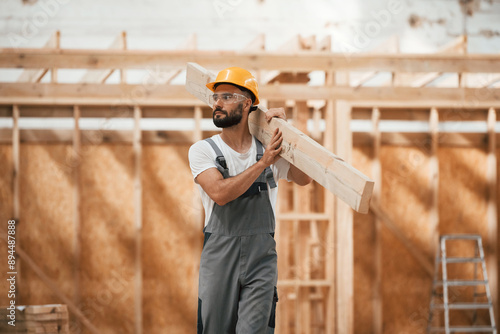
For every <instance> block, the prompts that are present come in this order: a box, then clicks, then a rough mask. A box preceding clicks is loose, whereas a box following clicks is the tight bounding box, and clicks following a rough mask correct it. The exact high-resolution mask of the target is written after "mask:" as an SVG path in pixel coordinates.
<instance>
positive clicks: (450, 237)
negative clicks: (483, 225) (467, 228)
mask: <svg viewBox="0 0 500 334" xmlns="http://www.w3.org/2000/svg"><path fill="white" fill-rule="evenodd" d="M441 239H445V240H478V239H481V236H480V235H477V234H447V235H443V236H441Z"/></svg>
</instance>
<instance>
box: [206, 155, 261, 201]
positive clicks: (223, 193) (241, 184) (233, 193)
mask: <svg viewBox="0 0 500 334" xmlns="http://www.w3.org/2000/svg"><path fill="white" fill-rule="evenodd" d="M265 168H266V165H265V164H263V163H262V162H260V161H259V162H257V163H255V164H253V165H252V166H251V167H250V168H248V169H246V170H245V171H244V172H243V173H241V174H238V175H236V176H233V177H230V178H227V179H223V180H220V181H219V182H218V183H217V187H216V189H213V190H212V191H211V194H210V197H211V198H212V199H213V200H214V201H215V202H216V203H217V204H218V205H221V206H222V205H225V204H227V203H229V202H231V201H233V200H235V199H236V198H238V197H239V196H241V195H243V194H244V193H245V191H247V190H248V188H250V186H251V185H252V183H254V181H255V180H256V179H257V178H258V177H259V175H260V174H261V173H262V171H263V170H264V169H265Z"/></svg>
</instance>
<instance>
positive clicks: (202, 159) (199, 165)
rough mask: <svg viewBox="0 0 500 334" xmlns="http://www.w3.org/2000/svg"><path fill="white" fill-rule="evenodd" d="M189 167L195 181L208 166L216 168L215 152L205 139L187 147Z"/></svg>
mask: <svg viewBox="0 0 500 334" xmlns="http://www.w3.org/2000/svg"><path fill="white" fill-rule="evenodd" d="M188 156H189V167H190V168H191V173H192V174H193V178H194V180H195V182H196V177H197V176H198V175H200V174H201V173H202V172H204V171H206V170H207V169H210V168H217V166H216V165H215V158H216V156H215V152H213V150H212V148H211V147H210V144H209V143H207V142H206V141H205V140H200V141H198V142H196V143H194V144H193V145H192V146H191V147H190V148H189V154H188Z"/></svg>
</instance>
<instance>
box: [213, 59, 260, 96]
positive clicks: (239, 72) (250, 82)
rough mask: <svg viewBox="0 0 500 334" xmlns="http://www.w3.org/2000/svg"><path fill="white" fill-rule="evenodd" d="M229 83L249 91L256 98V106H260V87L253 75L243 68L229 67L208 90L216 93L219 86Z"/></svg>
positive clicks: (221, 72)
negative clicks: (216, 87)
mask: <svg viewBox="0 0 500 334" xmlns="http://www.w3.org/2000/svg"><path fill="white" fill-rule="evenodd" d="M222 83H228V84H233V85H236V86H239V87H243V88H246V89H248V90H249V91H250V92H252V94H253V95H254V96H255V101H254V103H253V104H254V105H257V104H259V86H258V85H257V80H256V79H255V77H254V76H253V75H252V73H250V72H248V71H247V70H245V69H243V68H241V67H229V68H226V69H225V70H222V71H220V72H219V74H217V78H216V79H215V81H214V82H210V83H208V84H207V88H208V89H210V90H211V91H212V92H215V86H216V85H217V84H222Z"/></svg>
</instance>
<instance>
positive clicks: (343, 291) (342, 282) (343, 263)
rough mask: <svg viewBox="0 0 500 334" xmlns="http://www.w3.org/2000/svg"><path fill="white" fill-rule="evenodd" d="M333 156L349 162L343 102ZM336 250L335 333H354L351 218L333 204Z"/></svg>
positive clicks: (346, 111) (348, 118) (347, 119)
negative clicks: (335, 155)
mask: <svg viewBox="0 0 500 334" xmlns="http://www.w3.org/2000/svg"><path fill="white" fill-rule="evenodd" d="M334 117H335V118H334V120H335V139H334V153H335V154H337V155H338V156H340V157H341V158H342V159H344V160H345V161H347V162H350V161H351V155H352V133H351V129H350V124H351V122H350V121H351V106H350V105H349V104H348V103H347V102H346V101H337V102H336V104H335V116H334ZM335 229H336V231H335V238H336V240H335V249H336V260H337V261H336V263H335V264H336V282H335V283H336V288H335V291H336V296H337V300H336V303H337V307H336V309H337V318H336V321H337V324H336V327H337V328H336V331H335V332H336V333H345V334H352V333H354V314H353V313H354V307H353V293H354V287H353V285H354V284H353V275H354V266H353V261H354V254H353V252H354V249H353V243H354V241H353V214H352V210H351V208H350V207H349V206H348V205H347V204H345V203H344V202H342V201H340V200H338V199H336V200H335Z"/></svg>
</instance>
